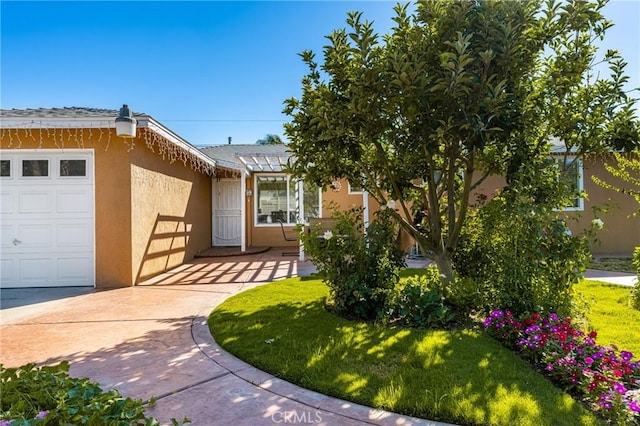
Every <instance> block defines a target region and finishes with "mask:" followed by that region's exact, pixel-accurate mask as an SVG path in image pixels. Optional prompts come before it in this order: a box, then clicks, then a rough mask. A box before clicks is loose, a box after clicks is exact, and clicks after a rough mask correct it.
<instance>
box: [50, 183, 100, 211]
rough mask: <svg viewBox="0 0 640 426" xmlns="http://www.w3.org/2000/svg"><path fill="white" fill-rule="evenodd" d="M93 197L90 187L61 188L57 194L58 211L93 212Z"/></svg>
mask: <svg viewBox="0 0 640 426" xmlns="http://www.w3.org/2000/svg"><path fill="white" fill-rule="evenodd" d="M90 201H91V197H89V190H88V189H84V190H83V189H73V190H59V191H58V192H57V196H56V211H57V212H58V213H76V214H77V213H85V214H89V213H91V210H92V208H91V203H90Z"/></svg>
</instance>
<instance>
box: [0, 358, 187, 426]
mask: <svg viewBox="0 0 640 426" xmlns="http://www.w3.org/2000/svg"><path fill="white" fill-rule="evenodd" d="M68 371H69V364H68V363H67V362H62V363H60V364H58V365H55V366H48V367H47V366H45V367H36V365H35V364H27V365H24V366H22V367H19V368H4V367H3V366H1V365H0V378H1V382H0V384H1V385H2V388H1V393H2V403H1V404H2V411H1V412H0V420H3V421H6V422H7V424H10V425H12V426H18V425H46V424H52V425H81V424H82V425H114V426H116V425H117V426H129V425H147V426H151V425H158V424H159V423H158V421H157V420H156V419H154V418H153V417H146V416H145V407H144V404H143V403H142V401H140V400H134V399H131V398H125V397H123V396H122V395H120V393H119V392H118V391H116V390H110V391H107V392H105V391H103V390H102V389H101V388H100V387H99V385H98V384H97V383H94V382H91V381H89V379H77V378H72V377H69V375H68V374H67V372H68ZM185 421H188V419H185ZM3 424H4V423H3Z"/></svg>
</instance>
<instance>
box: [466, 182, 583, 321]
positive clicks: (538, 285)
mask: <svg viewBox="0 0 640 426" xmlns="http://www.w3.org/2000/svg"><path fill="white" fill-rule="evenodd" d="M588 241H589V240H588V238H587V235H581V236H578V235H571V234H570V232H569V231H568V230H567V228H566V224H565V222H564V221H563V220H562V219H560V217H559V213H558V212H555V211H553V210H549V209H545V208H544V207H543V206H540V205H539V204H537V203H533V202H532V201H531V199H530V198H527V197H523V196H522V194H517V193H503V194H500V195H498V196H496V197H495V198H493V199H492V200H491V201H489V202H487V203H486V205H484V206H482V208H479V209H474V210H473V212H472V213H471V214H470V217H469V221H468V222H467V225H466V226H465V229H464V230H463V235H462V237H461V242H460V246H459V249H458V251H457V252H456V256H455V257H454V262H455V268H456V272H457V273H458V274H459V276H460V277H461V278H462V279H470V280H472V282H467V286H474V287H475V288H474V289H469V291H473V292H475V293H478V294H479V295H480V298H479V299H478V303H477V305H476V307H477V308H478V309H479V310H480V311H481V312H482V313H484V314H487V313H488V312H489V311H490V310H493V309H505V310H510V311H511V312H513V313H514V315H521V314H525V313H532V312H539V313H551V312H555V313H558V314H559V315H569V314H570V313H571V309H572V307H573V299H572V295H573V293H572V285H573V284H574V283H576V282H578V281H579V279H580V278H581V276H582V274H583V272H584V270H585V268H586V264H587V262H588V260H589V258H590V255H589V250H588Z"/></svg>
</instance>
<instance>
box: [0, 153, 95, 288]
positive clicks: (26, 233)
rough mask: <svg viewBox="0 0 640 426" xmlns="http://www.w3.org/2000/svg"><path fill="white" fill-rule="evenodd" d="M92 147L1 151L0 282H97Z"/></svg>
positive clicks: (28, 284) (5, 284) (20, 284)
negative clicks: (89, 148)
mask: <svg viewBox="0 0 640 426" xmlns="http://www.w3.org/2000/svg"><path fill="white" fill-rule="evenodd" d="M93 176H94V173H93V150H79V149H78V150H73V149H72V150H67V149H65V150H1V151H0V219H1V220H0V248H1V250H2V252H1V253H0V279H1V283H0V287H3V288H10V287H54V286H93V285H95V257H94V253H95V247H94V246H95V244H94V177H93Z"/></svg>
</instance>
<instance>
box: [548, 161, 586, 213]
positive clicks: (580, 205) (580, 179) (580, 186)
mask: <svg viewBox="0 0 640 426" xmlns="http://www.w3.org/2000/svg"><path fill="white" fill-rule="evenodd" d="M551 159H552V160H553V162H554V164H555V166H556V167H558V168H559V167H560V165H561V163H563V162H564V163H565V164H567V165H568V166H569V167H573V165H574V164H575V165H576V167H577V171H578V176H577V182H576V183H577V191H578V192H583V191H584V163H583V161H582V158H581V157H580V156H577V155H564V154H562V155H552V156H551ZM575 200H576V201H577V203H576V204H577V206H576V205H573V206H566V207H563V208H561V209H557V210H558V211H563V212H583V211H584V197H581V196H579V195H578V196H577V197H576V199H575Z"/></svg>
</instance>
